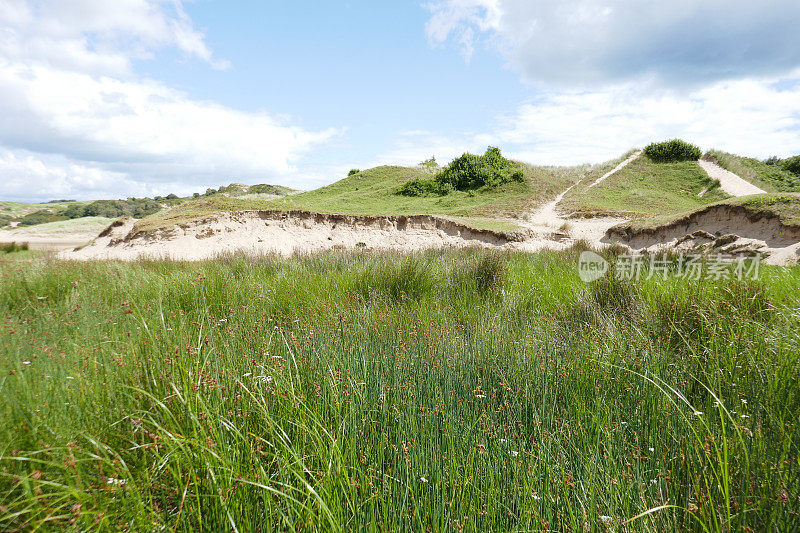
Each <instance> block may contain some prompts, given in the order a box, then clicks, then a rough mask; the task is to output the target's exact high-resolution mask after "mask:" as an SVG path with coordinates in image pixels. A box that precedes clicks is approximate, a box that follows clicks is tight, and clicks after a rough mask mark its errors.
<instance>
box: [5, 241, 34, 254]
mask: <svg viewBox="0 0 800 533" xmlns="http://www.w3.org/2000/svg"><path fill="white" fill-rule="evenodd" d="M27 249H28V243H27V242H22V243H19V244H17V243H15V242H4V243H0V252H2V253H5V254H13V253H14V252H22V251H24V250H27Z"/></svg>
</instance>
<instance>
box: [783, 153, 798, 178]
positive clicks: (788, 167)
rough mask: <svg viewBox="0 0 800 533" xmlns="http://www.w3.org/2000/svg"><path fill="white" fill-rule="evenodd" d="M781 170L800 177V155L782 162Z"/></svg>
mask: <svg viewBox="0 0 800 533" xmlns="http://www.w3.org/2000/svg"><path fill="white" fill-rule="evenodd" d="M781 168H782V169H783V170H785V171H787V172H791V173H792V174H795V175H797V176H800V155H796V156H794V157H790V158H789V159H784V160H783V161H781Z"/></svg>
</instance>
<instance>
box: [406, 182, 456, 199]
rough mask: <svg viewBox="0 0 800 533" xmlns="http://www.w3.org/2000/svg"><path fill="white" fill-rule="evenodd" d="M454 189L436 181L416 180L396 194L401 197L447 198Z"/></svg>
mask: <svg viewBox="0 0 800 533" xmlns="http://www.w3.org/2000/svg"><path fill="white" fill-rule="evenodd" d="M452 190H453V187H452V186H450V185H449V184H444V183H440V182H438V181H436V180H424V179H420V178H414V179H413V180H410V181H407V182H406V183H404V184H403V185H402V187H400V188H399V189H397V191H396V194H399V195H401V196H445V195H447V194H450V192H451V191H452Z"/></svg>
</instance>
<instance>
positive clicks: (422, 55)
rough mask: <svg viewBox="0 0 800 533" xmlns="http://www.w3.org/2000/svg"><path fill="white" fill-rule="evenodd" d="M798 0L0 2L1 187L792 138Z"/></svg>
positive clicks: (762, 149)
mask: <svg viewBox="0 0 800 533" xmlns="http://www.w3.org/2000/svg"><path fill="white" fill-rule="evenodd" d="M798 19H800V4H798V3H797V2H796V1H788V0H769V1H767V2H763V3H758V4H757V5H756V4H753V3H752V2H745V1H742V0H725V1H723V0H706V1H704V2H698V1H692V0H676V1H674V2H670V3H664V2H657V1H654V0H641V1H640V2H636V3H631V2H626V1H622V0H561V1H559V2H544V1H538V2H531V1H529V0H426V1H425V2H418V1H399V0H397V1H385V2H376V1H374V0H373V1H348V2H334V1H325V2H322V1H309V0H294V1H282V0H281V1H260V2H256V1H235V0H227V1H224V2H223V1H219V0H196V1H194V2H188V1H184V2H181V1H180V0H115V1H114V2H108V1H107V0H0V199H7V200H48V199H53V198H80V199H85V198H114V197H126V196H144V195H155V194H166V193H169V192H175V193H178V194H187V193H190V192H192V191H202V190H204V189H205V188H206V187H210V186H219V185H221V184H227V183H230V182H231V181H241V182H245V183H263V182H267V183H278V184H283V185H288V186H292V187H297V188H303V189H310V188H314V187H317V186H320V185H324V184H326V183H330V182H332V181H335V180H336V179H339V178H341V177H342V176H344V175H345V174H346V172H347V170H348V169H349V168H352V167H359V168H365V167H369V166H373V165H377V164H386V163H396V164H414V163H417V162H419V161H420V160H422V159H425V158H427V157H429V156H430V155H436V157H437V159H439V160H440V161H441V162H446V161H447V160H448V159H450V158H452V157H455V156H457V155H459V154H460V153H462V152H464V151H473V152H474V151H480V150H483V149H485V147H486V146H487V145H490V144H491V145H498V146H500V147H501V148H502V149H503V150H504V151H505V152H506V153H507V154H509V155H511V156H513V157H516V158H518V159H522V160H525V161H529V162H532V163H537V164H576V163H582V162H600V161H603V160H607V159H610V158H613V157H616V156H618V155H620V154H621V153H622V152H624V151H626V150H627V149H629V148H631V147H634V146H641V145H643V144H645V143H647V142H650V141H653V140H661V139H666V138H671V137H675V136H679V137H683V138H686V139H688V140H691V141H693V142H695V143H698V144H700V145H701V146H702V147H703V148H721V149H725V150H729V151H732V152H737V153H742V154H745V155H752V156H757V157H766V156H769V155H773V154H774V155H781V156H785V155H790V154H795V153H799V152H800V39H797V38H796V31H795V28H793V27H792V21H795V20H798Z"/></svg>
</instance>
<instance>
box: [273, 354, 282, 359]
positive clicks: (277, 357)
mask: <svg viewBox="0 0 800 533" xmlns="http://www.w3.org/2000/svg"><path fill="white" fill-rule="evenodd" d="M272 358H273V359H283V356H282V355H273V356H272Z"/></svg>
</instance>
